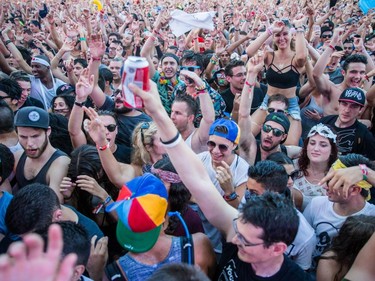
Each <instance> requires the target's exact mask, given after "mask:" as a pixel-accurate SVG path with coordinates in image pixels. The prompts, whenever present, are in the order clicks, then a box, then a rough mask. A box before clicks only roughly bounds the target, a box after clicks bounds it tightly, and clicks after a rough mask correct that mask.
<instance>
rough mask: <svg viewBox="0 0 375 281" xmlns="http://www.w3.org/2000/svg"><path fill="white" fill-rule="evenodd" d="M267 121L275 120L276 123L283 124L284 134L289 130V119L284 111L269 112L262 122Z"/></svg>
mask: <svg viewBox="0 0 375 281" xmlns="http://www.w3.org/2000/svg"><path fill="white" fill-rule="evenodd" d="M268 121H273V122H276V123H278V124H280V125H281V126H283V128H284V130H285V134H287V133H288V132H289V127H290V121H289V119H288V117H286V115H285V114H284V113H281V112H273V113H270V114H268V115H267V117H266V120H265V121H264V123H266V122H268Z"/></svg>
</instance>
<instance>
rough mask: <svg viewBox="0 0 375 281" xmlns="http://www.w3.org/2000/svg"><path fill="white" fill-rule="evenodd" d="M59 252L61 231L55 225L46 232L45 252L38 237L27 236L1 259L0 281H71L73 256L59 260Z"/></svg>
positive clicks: (61, 246) (61, 239) (60, 250)
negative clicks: (46, 243) (46, 244)
mask: <svg viewBox="0 0 375 281" xmlns="http://www.w3.org/2000/svg"><path fill="white" fill-rule="evenodd" d="M62 250H63V238H62V231H61V227H60V226H58V225H51V226H50V227H49V229H48V246H47V251H46V252H44V243H43V240H42V238H41V237H40V236H39V235H37V234H34V233H31V234H27V235H25V236H24V237H23V242H15V243H13V244H12V245H10V246H9V249H8V253H7V255H3V256H2V257H1V259H0V280H7V281H40V280H44V281H69V280H71V278H72V277H73V272H74V266H75V263H76V261H77V255H76V254H69V255H67V256H66V257H64V258H62ZM21 269H22V270H21Z"/></svg>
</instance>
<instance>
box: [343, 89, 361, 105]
mask: <svg viewBox="0 0 375 281" xmlns="http://www.w3.org/2000/svg"><path fill="white" fill-rule="evenodd" d="M339 101H346V102H351V103H356V104H358V105H360V106H364V105H365V102H366V96H365V93H364V92H363V91H362V90H361V89H359V88H347V89H345V90H344V91H343V92H342V94H341V95H340V98H339Z"/></svg>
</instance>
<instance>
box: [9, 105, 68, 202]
mask: <svg viewBox="0 0 375 281" xmlns="http://www.w3.org/2000/svg"><path fill="white" fill-rule="evenodd" d="M14 125H15V126H16V127H17V133H18V139H19V142H20V144H21V146H22V148H23V149H24V151H19V152H18V153H16V155H15V158H16V162H15V166H14V167H15V173H16V179H17V183H18V188H19V189H20V188H22V187H24V186H25V185H28V184H31V183H34V182H38V183H42V184H46V185H49V187H50V188H52V189H53V190H54V191H55V192H56V194H57V196H58V197H59V200H60V202H63V196H62V194H61V193H60V183H61V181H62V179H63V177H64V176H66V174H67V171H68V165H69V163H70V159H69V157H68V156H67V155H66V154H65V153H64V152H62V151H60V150H58V149H56V148H54V147H53V146H52V145H51V143H50V142H49V139H48V137H49V135H50V134H51V127H50V126H49V115H48V113H47V111H45V110H43V109H41V108H39V107H35V106H29V107H25V108H22V109H20V110H19V111H18V112H17V114H16V116H15V119H14Z"/></svg>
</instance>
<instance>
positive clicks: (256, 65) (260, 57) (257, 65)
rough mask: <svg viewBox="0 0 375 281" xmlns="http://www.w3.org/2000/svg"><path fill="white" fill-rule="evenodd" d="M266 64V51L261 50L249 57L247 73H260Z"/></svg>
mask: <svg viewBox="0 0 375 281" xmlns="http://www.w3.org/2000/svg"><path fill="white" fill-rule="evenodd" d="M263 66H264V51H259V52H258V53H257V54H256V55H254V56H253V57H252V58H250V59H249V61H248V62H247V65H246V68H247V73H248V74H250V73H256V74H258V73H259V72H260V71H261V70H262V69H263Z"/></svg>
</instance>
